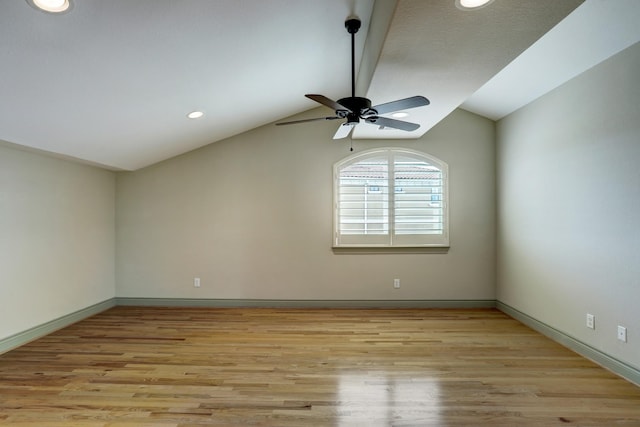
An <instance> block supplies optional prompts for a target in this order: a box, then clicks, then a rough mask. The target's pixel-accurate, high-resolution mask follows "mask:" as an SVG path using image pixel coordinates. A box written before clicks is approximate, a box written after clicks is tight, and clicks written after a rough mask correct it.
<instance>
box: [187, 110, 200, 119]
mask: <svg viewBox="0 0 640 427" xmlns="http://www.w3.org/2000/svg"><path fill="white" fill-rule="evenodd" d="M202 116H204V113H203V112H202V111H192V112H190V113H189V114H187V117H189V118H190V119H199V118H200V117H202Z"/></svg>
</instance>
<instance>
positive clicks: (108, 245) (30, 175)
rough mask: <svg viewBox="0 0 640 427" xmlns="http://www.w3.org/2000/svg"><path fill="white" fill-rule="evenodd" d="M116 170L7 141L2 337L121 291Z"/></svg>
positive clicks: (2, 161)
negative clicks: (117, 279)
mask: <svg viewBox="0 0 640 427" xmlns="http://www.w3.org/2000/svg"><path fill="white" fill-rule="evenodd" d="M114 202H115V174H114V173H112V172H109V171H105V170H102V169H98V168H94V167H91V166H84V165H80V164H77V163H73V162H70V161H66V160H60V159H55V158H52V157H49V156H47V155H42V154H38V153H33V152H27V151H22V150H18V149H15V148H11V147H8V146H6V145H5V144H0V339H2V338H5V337H8V336H11V335H14V334H16V333H19V332H22V331H24V330H27V329H29V328H32V327H34V326H38V325H41V324H43V323H46V322H49V321H51V320H53V319H56V318H58V317H62V316H65V315H67V314H69V313H72V312H75V311H78V310H81V309H84V308H86V307H87V306H90V305H93V304H96V303H98V302H102V301H104V300H107V299H109V298H113V297H114V295H115V279H114V275H115V273H114V270H115V269H114V262H115V256H114V250H115V237H114V236H115V209H114Z"/></svg>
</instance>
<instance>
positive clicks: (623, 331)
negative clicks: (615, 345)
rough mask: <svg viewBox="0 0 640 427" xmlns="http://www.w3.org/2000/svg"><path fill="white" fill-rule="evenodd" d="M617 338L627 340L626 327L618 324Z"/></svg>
mask: <svg viewBox="0 0 640 427" xmlns="http://www.w3.org/2000/svg"><path fill="white" fill-rule="evenodd" d="M618 340H619V341H622V342H627V328H625V327H624V326H620V325H618Z"/></svg>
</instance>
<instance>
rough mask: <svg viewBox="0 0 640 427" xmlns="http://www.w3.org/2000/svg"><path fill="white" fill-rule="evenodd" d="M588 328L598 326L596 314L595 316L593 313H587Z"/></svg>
mask: <svg viewBox="0 0 640 427" xmlns="http://www.w3.org/2000/svg"><path fill="white" fill-rule="evenodd" d="M587 328H590V329H595V328H596V316H594V315H593V314H589V313H587Z"/></svg>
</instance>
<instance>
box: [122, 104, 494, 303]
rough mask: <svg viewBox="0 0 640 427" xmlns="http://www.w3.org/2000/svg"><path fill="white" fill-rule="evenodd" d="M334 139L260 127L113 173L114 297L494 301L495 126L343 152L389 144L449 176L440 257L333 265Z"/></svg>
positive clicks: (309, 131) (480, 121)
mask: <svg viewBox="0 0 640 427" xmlns="http://www.w3.org/2000/svg"><path fill="white" fill-rule="evenodd" d="M322 113H323V112H319V111H313V112H310V113H307V114H303V115H301V116H299V117H313V116H314V114H316V115H321V114H322ZM336 126H337V124H336V123H334V122H315V123H308V124H305V125H294V126H282V127H277V126H274V125H268V126H264V127H261V128H258V129H255V130H253V131H251V132H248V133H245V134H242V135H239V136H236V137H233V138H230V139H228V140H225V141H222V142H218V143H215V144H212V145H210V146H207V147H205V148H202V149H199V150H197V151H194V152H191V153H188V154H186V155H183V156H180V157H177V158H174V159H171V160H168V161H166V162H163V163H160V164H157V165H154V166H151V167H149V168H146V169H143V170H139V171H136V172H130V173H119V174H118V176H117V203H116V205H117V224H118V225H117V239H116V241H117V243H116V245H117V251H116V253H117V262H116V265H117V273H116V282H117V285H116V286H117V295H118V296H120V297H158V298H163V297H164V298H225V299H305V300H306V299H320V300H326V299H330V300H351V299H355V300H405V299H406V300H422V299H426V300H442V299H454V300H484V299H489V300H493V299H494V298H495V162H494V160H495V150H494V141H495V126H494V123H493V122H492V121H490V120H487V119H484V118H481V117H479V116H476V115H473V114H471V113H468V112H465V111H456V112H454V113H452V115H451V116H450V117H448V118H447V119H445V120H444V121H443V122H442V123H440V124H439V125H438V126H437V127H435V128H434V129H433V130H431V131H430V132H428V133H427V134H426V135H425V136H424V137H422V138H421V139H420V140H406V141H397V140H396V141H388V140H381V141H354V147H355V149H356V151H358V150H365V149H369V148H373V147H382V146H391V145H399V146H406V147H409V148H412V149H416V150H421V151H424V152H426V153H429V154H431V155H434V156H436V157H438V158H440V159H442V160H444V161H445V162H447V163H448V164H449V172H450V196H451V203H450V205H451V210H450V219H451V229H450V231H451V249H450V251H449V253H446V254H433V253H432V254H424V253H421V254H398V253H396V254H335V253H333V252H332V250H331V243H332V206H331V205H332V166H333V164H334V162H336V161H337V160H339V159H341V158H343V157H346V156H348V155H350V154H351V153H350V152H349V142H348V140H344V141H340V142H335V141H333V140H332V139H331V137H332V135H333V133H334V132H335V128H336ZM196 276H197V277H200V278H201V279H202V287H201V288H199V289H196V288H194V287H193V278H194V277H196ZM394 278H400V279H401V288H400V289H398V290H395V289H393V287H392V283H393V279H394Z"/></svg>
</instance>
